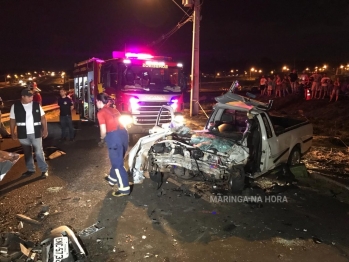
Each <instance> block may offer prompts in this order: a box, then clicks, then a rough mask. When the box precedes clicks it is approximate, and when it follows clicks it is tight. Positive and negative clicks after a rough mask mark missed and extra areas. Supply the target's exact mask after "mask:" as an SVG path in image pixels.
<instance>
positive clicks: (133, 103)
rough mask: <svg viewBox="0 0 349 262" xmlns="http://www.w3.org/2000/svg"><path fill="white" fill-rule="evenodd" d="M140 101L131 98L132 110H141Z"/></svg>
mask: <svg viewBox="0 0 349 262" xmlns="http://www.w3.org/2000/svg"><path fill="white" fill-rule="evenodd" d="M138 102H139V99H138V98H137V97H131V98H130V104H131V109H132V110H137V109H138V108H139V104H138Z"/></svg>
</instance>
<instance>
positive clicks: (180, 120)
mask: <svg viewBox="0 0 349 262" xmlns="http://www.w3.org/2000/svg"><path fill="white" fill-rule="evenodd" d="M174 122H175V123H176V126H183V125H184V116H183V115H182V114H175V117H174Z"/></svg>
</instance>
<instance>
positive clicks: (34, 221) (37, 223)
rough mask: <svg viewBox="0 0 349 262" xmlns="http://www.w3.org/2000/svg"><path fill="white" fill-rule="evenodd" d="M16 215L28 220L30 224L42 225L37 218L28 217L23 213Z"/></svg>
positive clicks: (20, 218) (18, 217)
mask: <svg viewBox="0 0 349 262" xmlns="http://www.w3.org/2000/svg"><path fill="white" fill-rule="evenodd" d="M16 217H17V219H19V220H22V221H24V222H27V223H29V224H34V225H41V222H39V221H37V220H35V219H32V218H30V217H27V216H25V215H22V214H17V215H16Z"/></svg>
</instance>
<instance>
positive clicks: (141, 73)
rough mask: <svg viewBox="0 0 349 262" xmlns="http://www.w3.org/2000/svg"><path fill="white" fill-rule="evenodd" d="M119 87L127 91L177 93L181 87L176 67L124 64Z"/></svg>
mask: <svg viewBox="0 0 349 262" xmlns="http://www.w3.org/2000/svg"><path fill="white" fill-rule="evenodd" d="M121 73H122V80H121V89H123V90H127V91H137V92H140V91H143V92H161V93H162V92H163V93H179V92H181V91H182V89H181V84H180V82H181V80H180V75H179V74H180V71H179V70H178V68H150V67H148V68H147V67H142V66H141V65H129V66H127V67H126V66H125V67H124V68H123V70H121Z"/></svg>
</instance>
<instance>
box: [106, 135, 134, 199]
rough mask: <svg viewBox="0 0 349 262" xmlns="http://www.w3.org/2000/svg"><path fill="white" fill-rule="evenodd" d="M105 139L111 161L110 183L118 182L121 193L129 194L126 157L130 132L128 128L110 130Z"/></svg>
mask: <svg viewBox="0 0 349 262" xmlns="http://www.w3.org/2000/svg"><path fill="white" fill-rule="evenodd" d="M105 141H106V142H107V146H108V152H109V159H110V162H111V168H110V173H109V176H108V181H109V184H111V185H114V184H118V187H119V188H118V191H119V192H120V193H125V194H129V193H130V186H129V181H128V175H127V172H126V169H125V167H124V157H125V154H126V151H127V148H128V133H127V131H126V129H119V130H116V131H113V132H108V133H107V136H106V137H105Z"/></svg>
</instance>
